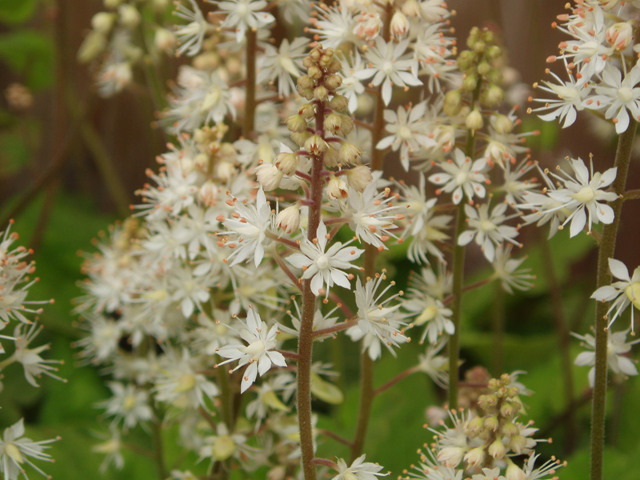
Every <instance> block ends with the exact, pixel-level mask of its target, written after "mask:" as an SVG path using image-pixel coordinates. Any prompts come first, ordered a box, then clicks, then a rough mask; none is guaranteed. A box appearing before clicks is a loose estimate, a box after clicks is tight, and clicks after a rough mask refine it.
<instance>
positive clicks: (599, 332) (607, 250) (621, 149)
mask: <svg viewBox="0 0 640 480" xmlns="http://www.w3.org/2000/svg"><path fill="white" fill-rule="evenodd" d="M637 125H638V122H637V121H636V120H635V119H634V118H633V117H632V118H631V121H630V123H629V127H628V128H627V131H626V132H624V133H623V134H622V135H620V137H619V138H618V148H617V150H616V158H615V165H614V166H615V167H617V169H618V171H617V175H616V179H615V181H614V182H613V184H612V185H611V187H612V190H613V191H614V192H616V193H617V194H618V195H622V194H623V193H624V189H625V184H626V183H627V173H628V172H629V160H630V159H631V150H632V146H633V138H634V136H635V133H636V127H637ZM622 203H623V201H622V199H618V200H616V201H614V202H611V207H612V208H613V212H614V219H613V222H612V223H611V224H609V225H605V226H604V229H603V231H602V241H601V243H600V248H599V250H598V280H597V288H600V287H602V286H605V285H609V284H610V283H611V273H610V272H609V258H613V256H614V254H615V249H616V238H617V236H618V225H619V223H620V213H621V211H622ZM606 314H607V305H606V304H605V303H604V302H597V303H596V332H595V333H596V349H595V353H596V364H595V369H596V378H595V385H594V388H593V406H592V411H591V480H602V472H603V465H604V421H605V404H606V399H607V337H608V332H607V319H606V318H605V315H606Z"/></svg>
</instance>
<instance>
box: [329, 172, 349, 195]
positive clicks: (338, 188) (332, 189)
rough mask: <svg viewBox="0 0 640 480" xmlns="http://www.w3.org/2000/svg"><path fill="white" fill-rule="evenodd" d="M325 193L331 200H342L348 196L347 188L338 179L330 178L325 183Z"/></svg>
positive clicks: (343, 182) (344, 183)
mask: <svg viewBox="0 0 640 480" xmlns="http://www.w3.org/2000/svg"><path fill="white" fill-rule="evenodd" d="M326 193H327V197H329V198H330V199H331V200H342V199H345V198H347V197H348V196H349V187H348V186H347V183H346V182H345V181H344V180H342V179H341V178H340V177H336V176H332V177H331V179H330V180H329V181H328V182H327V187H326Z"/></svg>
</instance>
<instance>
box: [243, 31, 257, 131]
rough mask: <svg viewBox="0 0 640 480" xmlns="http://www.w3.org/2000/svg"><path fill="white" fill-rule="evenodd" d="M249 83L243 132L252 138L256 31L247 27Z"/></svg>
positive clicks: (254, 102) (247, 84)
mask: <svg viewBox="0 0 640 480" xmlns="http://www.w3.org/2000/svg"><path fill="white" fill-rule="evenodd" d="M246 38H247V51H246V52H247V83H246V90H245V110H244V126H243V129H242V134H243V135H244V137H245V138H250V136H251V133H252V132H253V130H254V125H255V123H254V122H255V116H256V115H255V113H256V39H257V36H256V32H255V31H253V30H252V29H251V28H249V29H247V37H246Z"/></svg>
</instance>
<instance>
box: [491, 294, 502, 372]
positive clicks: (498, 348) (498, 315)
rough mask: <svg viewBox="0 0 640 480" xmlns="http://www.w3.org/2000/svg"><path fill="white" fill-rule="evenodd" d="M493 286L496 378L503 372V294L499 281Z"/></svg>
mask: <svg viewBox="0 0 640 480" xmlns="http://www.w3.org/2000/svg"><path fill="white" fill-rule="evenodd" d="M494 287H495V290H496V297H495V301H494V303H493V375H494V376H495V377H496V378H498V377H499V376H500V375H502V372H504V322H505V295H504V289H503V288H502V284H501V283H500V282H496V284H495V285H494Z"/></svg>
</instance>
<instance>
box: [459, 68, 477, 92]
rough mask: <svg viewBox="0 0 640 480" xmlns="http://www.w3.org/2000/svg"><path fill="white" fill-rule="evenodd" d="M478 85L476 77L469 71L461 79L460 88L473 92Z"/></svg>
mask: <svg viewBox="0 0 640 480" xmlns="http://www.w3.org/2000/svg"><path fill="white" fill-rule="evenodd" d="M477 86H478V77H477V76H476V75H475V74H474V73H469V74H467V75H465V77H464V80H462V89H463V90H466V91H467V92H473V91H474V90H475V89H476V87H477Z"/></svg>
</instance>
